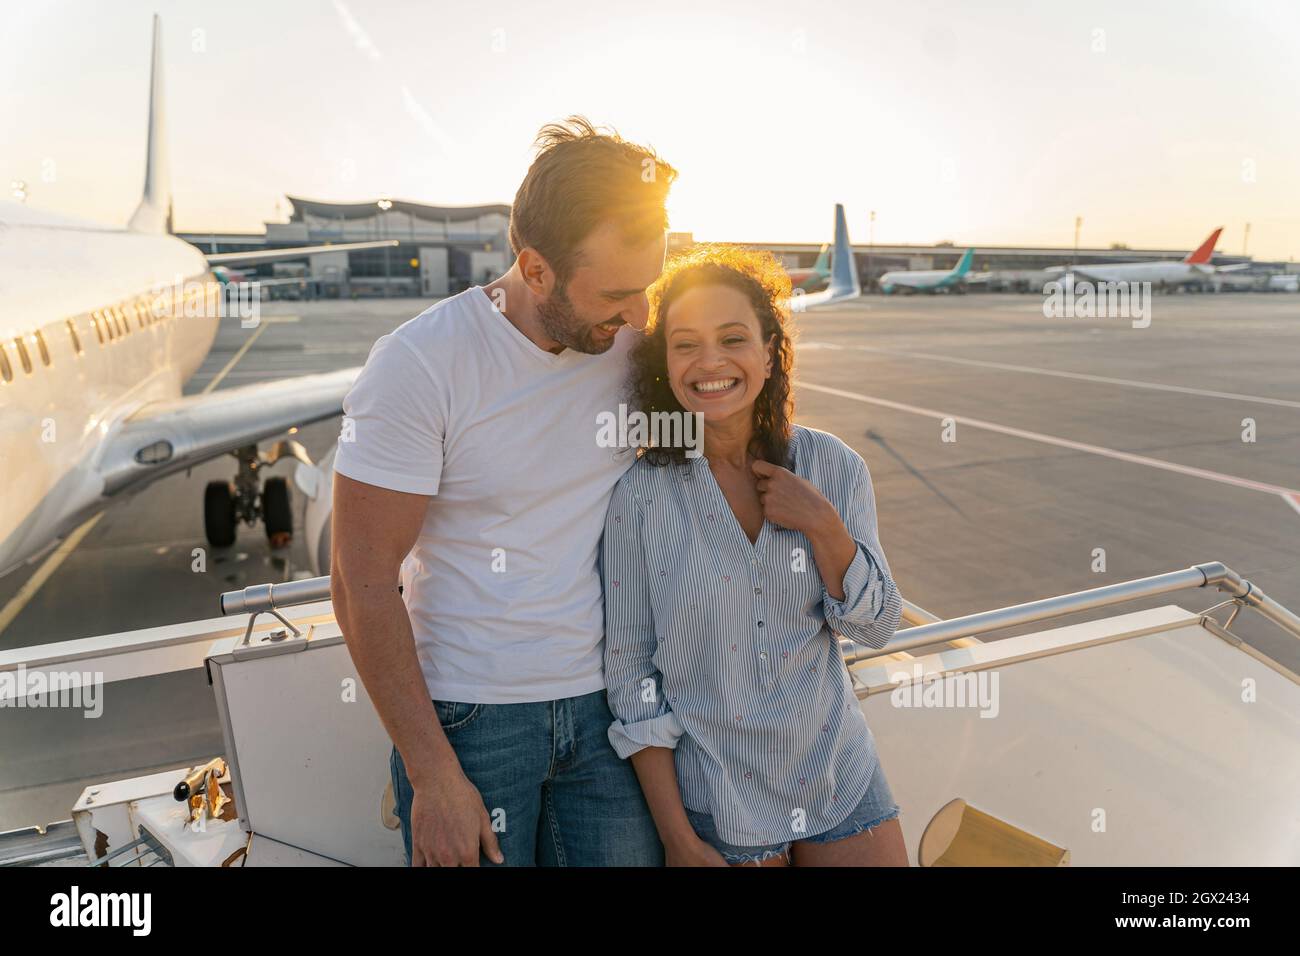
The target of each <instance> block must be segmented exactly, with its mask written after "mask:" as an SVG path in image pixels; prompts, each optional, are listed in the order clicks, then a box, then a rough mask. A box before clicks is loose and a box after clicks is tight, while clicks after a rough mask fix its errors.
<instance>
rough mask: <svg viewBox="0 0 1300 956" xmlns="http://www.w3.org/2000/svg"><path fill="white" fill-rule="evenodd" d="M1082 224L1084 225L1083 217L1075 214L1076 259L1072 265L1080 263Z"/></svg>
mask: <svg viewBox="0 0 1300 956" xmlns="http://www.w3.org/2000/svg"><path fill="white" fill-rule="evenodd" d="M1082 225H1083V217H1082V216H1075V217H1074V260H1073V261H1072V262H1071V263H1070V264H1071V265H1076V266H1077V265H1078V264H1079V227H1080V226H1082Z"/></svg>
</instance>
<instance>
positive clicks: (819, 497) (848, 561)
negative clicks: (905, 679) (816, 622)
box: [754, 446, 903, 648]
mask: <svg viewBox="0 0 1300 956" xmlns="http://www.w3.org/2000/svg"><path fill="white" fill-rule="evenodd" d="M844 454H845V456H846V462H845V465H846V469H848V470H847V471H846V474H845V479H844V481H843V482H842V484H843V485H844V489H845V490H843V491H842V492H840V493H838V494H835V495H834V497H836V499H837V500H836V501H835V502H831V501H829V500H828V499H827V498H826V496H825V495H823V494H822V493H821V491H820V490H818V488H817V487H816V486H815V485H814V484H812V482H810V481H807V480H806V479H804V478H800V477H799V476H798V475H796V474H794V473H793V472H790V471H788V470H786V469H785V468H780V467H778V466H776V465H772V464H769V463H768V462H765V461H756V462H754V472H755V473H756V474H757V475H758V476H759V480H758V492H759V497H760V498H761V499H762V501H763V511H764V514H765V516H766V517H767V519H768V520H769V521H773V522H775V523H776V524H779V525H781V526H782V527H786V528H790V529H792V530H795V531H801V532H803V535H804V537H806V538H807V539H808V542H809V544H811V545H812V548H813V560H814V561H815V563H816V565H817V572H818V574H820V575H821V579H822V587H823V589H824V591H825V594H824V595H823V599H822V607H823V610H824V612H825V615H826V623H827V624H829V625H830V627H831V629H832V630H833V631H835V632H836V633H837V634H841V635H843V636H844V637H847V638H848V639H849V640H851V641H854V642H855V643H858V644H866V645H867V646H868V647H874V648H880V647H884V646H885V645H886V644H887V643H889V640H890V638H892V637H893V636H894V632H895V631H896V630H897V629H898V623H899V620H900V617H901V612H902V605H903V600H902V596H901V595H900V594H899V593H898V586H897V585H896V584H895V583H894V579H893V577H892V576H891V575H890V573H889V565H888V564H887V563H886V561H885V556H884V551H883V550H882V549H881V547H880V539H879V537H878V536H877V533H876V501H875V495H874V493H873V492H872V488H871V476H870V474H869V473H868V471H867V466H866V463H865V462H864V461H863V460H862V459H861V458H860V457H859V456H858V455H857V454H856V453H855V452H853V451H852V449H850V448H848V446H844ZM850 476H851V477H850Z"/></svg>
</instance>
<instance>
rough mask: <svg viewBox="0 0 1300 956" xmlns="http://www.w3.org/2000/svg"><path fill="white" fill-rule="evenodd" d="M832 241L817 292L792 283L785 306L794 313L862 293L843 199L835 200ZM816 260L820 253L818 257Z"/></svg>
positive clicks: (851, 297)
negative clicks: (825, 275)
mask: <svg viewBox="0 0 1300 956" xmlns="http://www.w3.org/2000/svg"><path fill="white" fill-rule="evenodd" d="M834 235H835V241H834V242H833V243H832V244H831V250H830V256H831V268H830V282H829V284H828V285H827V286H826V288H824V289H822V290H821V291H820V292H806V291H805V290H804V289H803V288H801V287H799V286H796V287H795V288H794V290H793V291H794V294H793V295H791V296H790V298H789V299H787V300H786V303H785V304H786V306H787V307H788V308H789V309H790V311H791V312H794V313H796V314H798V313H801V312H807V311H808V310H810V309H816V308H820V307H821V306H824V305H830V304H831V303H834V302H844V301H846V300H848V299H856V298H857V297H858V296H860V295H862V284H861V282H859V280H858V264H857V260H856V259H854V258H853V244H852V243H851V242H849V225H848V222H847V220H846V219H845V217H844V205H843V203H836V204H835V232H834ZM818 261H820V257H818Z"/></svg>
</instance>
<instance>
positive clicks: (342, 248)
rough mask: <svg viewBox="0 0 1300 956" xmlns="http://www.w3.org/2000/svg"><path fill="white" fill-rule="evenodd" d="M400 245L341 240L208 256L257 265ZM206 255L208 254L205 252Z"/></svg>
mask: <svg viewBox="0 0 1300 956" xmlns="http://www.w3.org/2000/svg"><path fill="white" fill-rule="evenodd" d="M396 245H398V242H397V240H396V239H376V240H375V241H374V242H339V243H335V244H334V245H325V246H296V247H291V248H288V249H260V250H257V251H256V252H215V253H212V254H211V255H208V256H207V260H208V265H212V266H234V265H256V264H257V263H259V262H277V261H279V260H282V259H301V258H303V256H310V255H315V254H316V253H318V252H353V251H355V250H357V249H385V248H388V249H391V248H392V247H394V246H396ZM205 255H206V254H205Z"/></svg>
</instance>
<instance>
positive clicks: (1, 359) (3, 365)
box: [0, 343, 14, 382]
mask: <svg viewBox="0 0 1300 956" xmlns="http://www.w3.org/2000/svg"><path fill="white" fill-rule="evenodd" d="M0 378H3V379H4V380H5V381H6V382H12V381H13V380H14V369H13V366H12V365H10V364H9V355H8V354H7V353H6V352H5V347H4V344H3V343H0Z"/></svg>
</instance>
